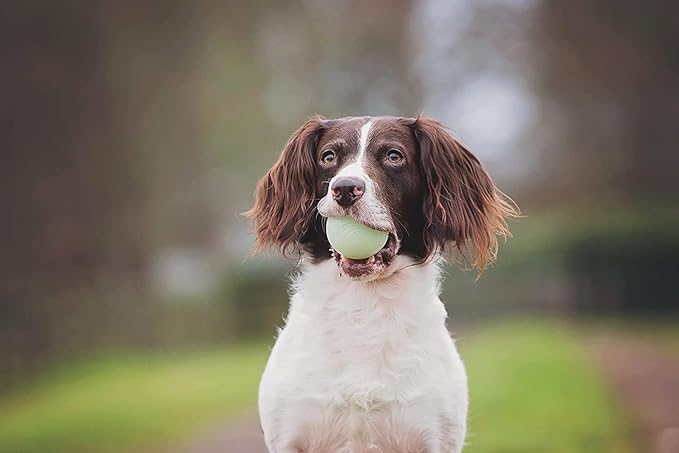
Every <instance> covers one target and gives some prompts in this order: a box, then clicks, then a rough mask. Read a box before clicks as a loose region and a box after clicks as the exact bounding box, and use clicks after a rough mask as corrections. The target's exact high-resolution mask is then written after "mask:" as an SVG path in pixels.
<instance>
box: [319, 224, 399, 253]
mask: <svg viewBox="0 0 679 453" xmlns="http://www.w3.org/2000/svg"><path fill="white" fill-rule="evenodd" d="M325 233H326V234H327V236H328V241H330V245H332V248H334V249H335V250H336V251H338V252H339V253H341V254H342V256H345V257H347V258H351V259H353V260H362V259H365V258H368V257H370V256H372V255H374V254H375V253H377V252H379V251H380V249H382V247H384V244H386V243H387V239H389V234H388V233H385V232H384V231H378V230H373V229H372V228H370V227H367V226H365V225H363V224H362V223H360V222H358V221H356V220H355V219H354V218H353V217H349V216H342V217H328V222H327V224H326V226H325Z"/></svg>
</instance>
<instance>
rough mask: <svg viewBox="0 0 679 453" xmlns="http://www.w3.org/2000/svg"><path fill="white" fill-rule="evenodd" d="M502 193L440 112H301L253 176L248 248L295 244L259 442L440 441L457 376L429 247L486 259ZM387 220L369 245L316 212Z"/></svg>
mask: <svg viewBox="0 0 679 453" xmlns="http://www.w3.org/2000/svg"><path fill="white" fill-rule="evenodd" d="M516 214H517V208H516V205H515V204H514V203H513V202H512V201H511V200H510V199H509V198H508V197H506V196H505V195H504V194H503V193H502V192H500V191H499V190H498V189H497V188H496V187H495V185H494V184H493V182H492V180H491V178H490V177H489V175H488V174H487V172H486V171H485V169H484V168H483V166H482V165H481V163H480V162H479V160H478V159H477V158H476V157H475V156H474V155H473V154H472V153H471V152H470V151H468V150H467V148H465V146H464V145H463V144H462V143H461V142H460V141H458V140H457V139H455V138H454V137H453V135H451V133H449V131H448V130H447V129H446V127H445V126H443V125H442V124H441V123H439V122H437V121H435V120H433V119H431V118H427V117H424V116H419V117H417V118H404V117H387V116H385V117H346V118H340V119H324V118H322V117H312V118H311V119H310V120H308V121H307V122H306V123H305V124H304V125H303V126H302V127H300V128H299V129H298V130H297V131H296V132H295V133H294V134H293V135H292V136H291V138H290V139H289V141H288V143H287V144H286V145H285V147H284V149H283V151H282V153H281V155H280V158H279V159H278V161H277V162H276V163H275V164H274V165H273V167H272V168H271V169H270V170H269V171H268V172H267V173H266V175H265V176H264V177H263V178H262V179H261V181H260V182H259V183H258V185H257V188H256V192H255V203H254V206H253V208H252V209H251V210H250V211H248V212H247V213H246V215H248V216H249V217H250V218H251V220H252V222H253V224H254V228H255V234H256V245H255V252H260V251H262V250H264V249H266V248H267V247H270V246H271V247H273V248H275V249H277V250H279V251H281V252H283V253H284V254H286V255H290V254H297V256H298V257H299V258H300V265H299V274H298V275H297V276H296V278H295V279H294V281H293V285H292V291H291V299H290V307H289V312H288V315H287V319H286V321H285V326H284V327H283V328H281V329H280V330H279V334H278V337H277V340H276V342H275V345H274V346H273V348H272V351H271V355H270V357H269V360H268V362H267V365H266V368H265V370H264V373H263V375H262V378H261V382H260V387H259V403H258V405H259V415H260V421H261V426H262V431H263V433H264V441H265V443H266V446H267V448H268V450H269V451H270V452H271V453H302V452H303V453H336V452H339V453H378V452H381V453H450V452H455V453H457V452H460V451H461V450H462V448H463V445H464V439H465V433H466V418H467V405H468V396H467V378H466V373H465V369H464V366H463V364H462V361H461V359H460V356H459V355H458V353H457V350H456V348H455V344H454V341H453V340H452V338H451V336H450V334H449V332H448V330H447V328H446V318H447V314H446V310H445V307H444V305H443V303H442V302H441V301H440V299H439V292H440V284H441V277H440V265H441V263H442V262H443V261H444V257H450V256H451V255H453V254H451V253H450V252H451V251H455V253H454V255H455V256H457V257H458V259H459V257H460V256H461V257H463V259H465V260H466V261H467V264H468V266H467V267H472V268H476V269H477V270H479V271H482V270H484V269H485V268H486V267H487V266H488V265H489V264H491V263H492V262H493V261H494V259H495V257H496V255H497V248H498V237H503V236H504V237H507V236H508V235H509V231H508V228H507V221H506V219H507V218H509V217H512V216H515V215H516ZM342 215H349V216H352V217H353V218H354V219H356V220H357V221H359V222H361V223H363V224H365V225H367V226H369V227H371V228H373V229H377V230H381V231H384V232H387V233H388V240H387V242H386V244H385V246H384V247H383V248H382V249H381V250H380V251H379V252H377V253H376V254H375V255H373V256H371V257H369V258H367V259H364V260H355V259H349V258H347V257H343V256H342V255H341V254H340V253H339V252H337V251H336V250H333V249H332V247H331V246H330V243H329V242H328V240H327V237H326V235H325V232H324V222H325V219H326V218H327V217H331V216H342Z"/></svg>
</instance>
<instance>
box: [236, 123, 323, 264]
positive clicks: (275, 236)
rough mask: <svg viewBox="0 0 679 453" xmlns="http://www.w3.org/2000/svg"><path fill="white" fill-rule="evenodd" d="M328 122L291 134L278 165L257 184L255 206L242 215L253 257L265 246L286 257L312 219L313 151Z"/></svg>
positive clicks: (309, 124)
mask: <svg viewBox="0 0 679 453" xmlns="http://www.w3.org/2000/svg"><path fill="white" fill-rule="evenodd" d="M327 126H328V121H327V120H324V119H322V118H320V117H314V118H312V119H310V120H308V121H307V122H306V123H304V125H302V127H300V128H299V129H298V130H297V131H295V133H293V134H292V136H291V137H290V139H289V140H288V143H287V144H286V145H285V147H284V148H283V151H282V152H281V155H280V157H279V158H278V161H277V162H276V163H275V164H274V166H273V167H272V168H271V169H270V170H269V171H268V172H267V174H266V175H264V177H263V178H262V179H261V180H260V181H259V183H258V184H257V189H256V191H255V204H254V206H253V207H252V209H250V210H249V211H247V212H246V213H245V215H246V216H247V217H249V218H250V219H251V220H252V222H253V224H254V226H255V234H256V243H255V253H258V252H261V251H263V250H264V249H265V248H266V247H267V246H273V247H275V248H276V249H278V250H280V251H282V252H283V253H287V252H288V251H290V250H296V249H298V246H299V242H300V240H301V238H302V237H303V236H304V234H305V232H306V231H307V229H308V228H309V226H310V224H311V222H312V221H313V216H314V206H315V203H316V202H317V201H318V200H317V198H318V197H317V194H316V190H317V188H316V185H317V181H316V147H317V145H318V140H319V138H320V134H321V131H322V130H323V129H324V128H326V127H327Z"/></svg>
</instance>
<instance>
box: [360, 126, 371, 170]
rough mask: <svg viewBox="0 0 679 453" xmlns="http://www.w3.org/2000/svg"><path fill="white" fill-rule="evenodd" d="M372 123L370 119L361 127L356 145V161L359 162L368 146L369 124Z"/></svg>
mask: <svg viewBox="0 0 679 453" xmlns="http://www.w3.org/2000/svg"><path fill="white" fill-rule="evenodd" d="M372 124H373V122H372V120H371V121H368V122H367V123H365V124H364V125H363V126H362V127H361V138H360V141H359V145H358V162H361V161H362V160H363V157H364V156H365V149H366V148H367V147H368V134H369V133H370V126H372Z"/></svg>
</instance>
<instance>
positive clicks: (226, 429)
mask: <svg viewBox="0 0 679 453" xmlns="http://www.w3.org/2000/svg"><path fill="white" fill-rule="evenodd" d="M171 453H266V448H265V447H264V440H263V438H262V433H261V431H260V430H259V422H258V420H257V417H256V416H254V415H251V416H247V417H245V418H243V419H241V420H240V421H238V422H235V423H234V422H231V423H228V424H224V425H222V426H219V427H216V428H214V429H213V430H212V431H208V432H206V433H204V434H203V435H200V436H198V437H197V438H196V439H193V440H190V441H189V442H188V443H187V444H186V445H184V446H182V447H179V448H177V449H175V450H173V451H172V452H171Z"/></svg>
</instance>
